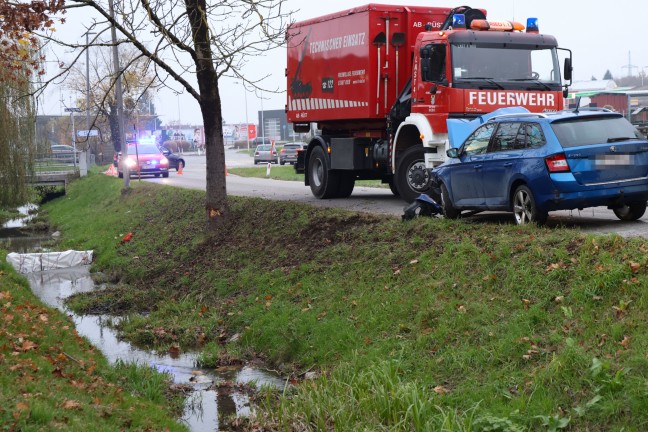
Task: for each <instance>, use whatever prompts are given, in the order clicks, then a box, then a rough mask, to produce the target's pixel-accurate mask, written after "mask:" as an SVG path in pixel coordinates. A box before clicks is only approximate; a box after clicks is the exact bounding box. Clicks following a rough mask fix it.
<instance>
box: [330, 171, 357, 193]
mask: <svg viewBox="0 0 648 432" xmlns="http://www.w3.org/2000/svg"><path fill="white" fill-rule="evenodd" d="M330 174H333V175H337V176H338V182H339V185H338V191H337V194H336V198H349V197H350V196H351V193H352V192H353V188H354V187H355V174H354V173H353V172H351V171H343V172H337V173H330Z"/></svg>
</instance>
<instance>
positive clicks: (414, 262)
mask: <svg viewBox="0 0 648 432" xmlns="http://www.w3.org/2000/svg"><path fill="white" fill-rule="evenodd" d="M418 262H419V260H417V259H413V260H412V261H410V264H418Z"/></svg>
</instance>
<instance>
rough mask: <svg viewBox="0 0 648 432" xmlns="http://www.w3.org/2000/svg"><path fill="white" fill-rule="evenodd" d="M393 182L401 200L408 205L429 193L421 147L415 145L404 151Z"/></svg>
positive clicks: (429, 188) (429, 187)
mask: <svg viewBox="0 0 648 432" xmlns="http://www.w3.org/2000/svg"><path fill="white" fill-rule="evenodd" d="M394 181H395V183H396V189H397V190H398V192H399V193H400V196H401V198H403V199H404V200H405V201H407V202H408V203H411V202H413V201H414V200H415V199H416V198H418V197H419V195H421V194H427V193H429V192H430V190H431V189H432V188H431V184H430V173H429V171H428V170H427V168H425V158H424V157H423V146H420V145H415V146H412V147H410V148H408V149H407V150H405V152H404V153H403V154H402V156H401V157H400V160H399V162H398V165H397V166H396V175H395V179H394Z"/></svg>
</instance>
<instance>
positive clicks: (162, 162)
mask: <svg viewBox="0 0 648 432" xmlns="http://www.w3.org/2000/svg"><path fill="white" fill-rule="evenodd" d="M160 165H167V166H168V165H169V159H167V158H165V157H163V158H162V159H160Z"/></svg>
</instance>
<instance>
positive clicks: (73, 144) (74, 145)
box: [65, 107, 81, 168]
mask: <svg viewBox="0 0 648 432" xmlns="http://www.w3.org/2000/svg"><path fill="white" fill-rule="evenodd" d="M65 112H69V113H70V118H71V119H72V147H74V158H73V159H74V168H76V166H77V160H76V155H77V150H76V132H75V130H74V113H75V112H81V108H77V107H70V108H65Z"/></svg>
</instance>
